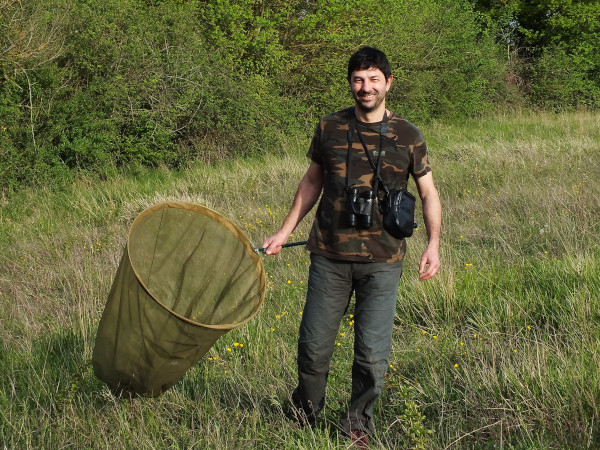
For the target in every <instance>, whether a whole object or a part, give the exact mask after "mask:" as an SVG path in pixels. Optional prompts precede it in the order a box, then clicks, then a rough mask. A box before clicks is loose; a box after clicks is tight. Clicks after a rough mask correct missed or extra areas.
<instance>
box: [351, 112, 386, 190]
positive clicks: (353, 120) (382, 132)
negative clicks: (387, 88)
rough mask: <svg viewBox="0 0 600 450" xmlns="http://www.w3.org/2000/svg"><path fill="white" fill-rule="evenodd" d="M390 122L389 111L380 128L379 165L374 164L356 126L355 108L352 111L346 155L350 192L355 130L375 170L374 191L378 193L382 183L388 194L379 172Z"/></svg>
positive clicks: (384, 115)
mask: <svg viewBox="0 0 600 450" xmlns="http://www.w3.org/2000/svg"><path fill="white" fill-rule="evenodd" d="M388 120H389V118H388V116H387V111H384V113H383V120H382V121H381V124H380V126H379V154H378V155H377V164H374V163H373V158H372V157H371V153H370V152H369V149H368V148H367V144H366V142H365V139H364V137H363V135H362V133H361V132H360V129H359V128H358V126H357V124H356V114H355V112H354V108H352V111H351V113H350V120H349V123H348V125H349V126H348V152H347V154H346V190H348V188H349V187H350V186H349V183H350V160H351V158H350V156H351V152H352V144H353V143H354V130H356V133H357V134H358V138H359V139H360V142H361V144H362V146H363V149H364V150H365V153H366V154H367V159H368V160H369V164H370V165H371V168H372V169H373V173H374V177H373V190H374V192H376V193H377V192H378V191H379V183H381V185H382V187H383V189H384V191H385V192H386V194H387V192H388V189H387V186H386V185H385V183H384V182H383V179H382V178H381V175H380V174H379V172H380V170H381V153H382V149H383V138H384V136H385V135H386V134H387V129H388Z"/></svg>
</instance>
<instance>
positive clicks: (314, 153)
mask: <svg viewBox="0 0 600 450" xmlns="http://www.w3.org/2000/svg"><path fill="white" fill-rule="evenodd" d="M306 156H307V158H310V159H311V160H312V161H314V162H316V163H317V164H320V165H323V155H322V154H321V123H319V124H317V126H316V127H315V132H314V134H313V138H312V141H311V143H310V147H309V148H308V152H307V153H306Z"/></svg>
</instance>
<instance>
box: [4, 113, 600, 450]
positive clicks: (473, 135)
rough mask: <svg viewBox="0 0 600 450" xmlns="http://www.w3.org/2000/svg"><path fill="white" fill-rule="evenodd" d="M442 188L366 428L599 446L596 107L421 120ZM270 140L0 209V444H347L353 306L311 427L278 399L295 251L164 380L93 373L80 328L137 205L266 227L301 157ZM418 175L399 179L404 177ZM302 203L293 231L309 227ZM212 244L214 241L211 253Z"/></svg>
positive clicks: (432, 443) (291, 341)
mask: <svg viewBox="0 0 600 450" xmlns="http://www.w3.org/2000/svg"><path fill="white" fill-rule="evenodd" d="M422 131H423V133H424V135H425V137H426V139H427V141H428V144H429V147H430V155H431V161H432V165H433V167H434V177H435V180H436V183H437V186H438V189H439V192H440V195H441V198H442V203H443V207H444V228H443V242H442V247H441V257H442V264H443V267H442V270H441V272H440V273H439V275H438V276H437V277H436V278H435V279H433V280H430V281H428V282H419V281H418V280H417V267H418V261H419V258H420V255H421V252H422V250H423V249H424V246H425V242H426V239H425V230H424V229H422V228H420V229H418V230H417V232H416V233H415V236H414V237H412V238H411V239H410V241H409V248H408V255H407V258H406V262H405V266H404V267H405V269H404V275H403V278H402V281H401V285H400V290H399V295H398V304H397V312H396V318H395V329H394V345H393V350H392V354H391V358H390V368H389V371H388V374H387V377H386V386H385V391H384V393H383V395H382V396H381V398H380V400H379V402H378V403H377V405H376V409H375V412H376V424H377V429H378V431H377V434H376V435H375V436H374V439H373V440H372V441H373V448H386V449H404V448H427V449H429V448H431V449H443V448H483V449H487V448H500V449H502V448H506V449H547V448H598V447H600V413H599V407H600V371H599V366H600V249H599V245H598V244H599V239H598V236H599V234H600V183H599V181H600V115H598V114H592V113H569V114H560V115H553V114H521V113H516V114H514V115H506V116H497V117H493V118H485V119H479V120H472V121H469V122H465V123H462V124H454V125H448V124H439V123H438V124H431V125H428V126H426V127H423V129H422ZM307 145H308V142H307V141H306V140H304V139H297V140H294V139H290V141H289V144H288V146H287V148H285V149H282V151H281V152H280V153H279V154H273V155H267V156H264V157H261V158H253V159H248V160H236V161H231V162H222V163H217V164H213V165H198V166H195V167H191V168H189V169H187V170H185V171H180V172H171V171H167V170H162V169H157V170H153V171H143V170H140V171H139V172H137V173H135V174H128V175H122V176H116V177H114V178H111V179H109V180H106V181H103V182H97V181H92V180H86V179H81V180H79V181H77V182H76V183H74V184H73V185H72V186H71V187H70V189H67V190H60V191H55V190H52V189H51V188H47V189H37V190H27V191H24V192H21V193H20V194H18V195H16V196H14V197H13V198H11V199H10V200H8V201H5V202H4V203H3V204H2V209H1V212H0V447H3V448H8V449H12V448H51V449H54V448H56V449H58V448H110V449H113V448H140V449H154V448H167V449H179V448H196V449H204V448H210V449H236V448H265V449H271V448H277V449H296V448H315V449H321V448H323V449H337V448H346V447H347V443H346V442H344V441H343V440H342V439H341V438H340V437H339V435H338V429H337V420H338V416H339V414H340V413H341V411H343V409H344V407H345V406H346V402H347V401H348V397H349V391H350V368H351V359H352V341H353V338H352V335H353V334H352V316H351V314H352V306H351V308H350V310H349V311H348V316H347V317H345V318H344V320H343V321H342V325H341V328H340V334H339V338H338V342H337V347H336V351H335V353H334V357H333V361H332V365H331V373H330V377H329V385H328V404H327V406H326V408H325V410H324V413H323V415H322V417H321V420H320V423H319V426H318V427H317V428H316V429H315V430H300V429H297V428H295V427H294V426H292V425H291V423H290V422H289V421H288V419H286V417H285V414H284V413H285V411H286V408H287V405H288V403H289V394H290V392H291V390H292V389H293V388H294V386H295V377H296V368H295V356H296V339H297V329H298V325H299V321H300V313H301V311H302V306H303V301H304V291H305V286H306V279H307V272H308V270H307V269H308V260H309V258H308V254H307V252H306V251H305V250H304V249H303V248H298V247H294V248H289V249H285V250H283V251H282V253H281V254H280V255H277V256H275V257H269V258H266V259H265V260H264V265H265V269H266V272H267V279H268V286H267V295H266V300H265V303H264V307H263V310H262V311H261V313H260V314H259V315H258V316H257V317H256V318H255V319H254V320H253V321H251V322H250V323H249V324H247V325H245V326H242V327H240V328H237V329H235V330H233V331H231V332H230V333H228V334H226V335H225V336H223V337H222V338H221V339H220V340H219V341H218V342H217V343H216V345H215V346H214V347H213V348H212V349H211V351H210V352H209V353H208V354H207V355H206V356H205V357H204V358H203V359H202V360H201V361H200V362H199V363H198V364H197V365H195V366H194V367H193V368H192V369H191V370H189V372H188V373H187V374H186V376H185V377H184V379H183V380H182V381H181V382H179V383H178V384H177V385H176V386H174V387H173V388H172V389H170V390H169V391H168V392H166V393H165V394H163V395H162V396H161V397H158V398H154V399H148V398H137V399H133V400H123V399H119V398H116V397H114V396H113V395H112V394H111V392H110V391H109V389H108V388H107V387H106V386H105V385H104V384H103V383H102V382H100V381H99V380H98V379H96V378H95V376H94V374H93V372H92V367H91V354H92V349H93V346H94V339H95V333H96V329H97V325H98V321H99V319H100V317H101V314H102V311H103V308H104V303H105V301H106V298H107V295H108V292H109V290H110V287H111V284H112V281H113V277H114V275H115V273H116V269H117V264H118V262H119V260H120V258H121V255H122V253H123V249H124V245H125V243H126V233H127V230H128V227H129V225H130V224H131V222H132V221H133V219H134V218H135V217H136V216H137V214H138V213H139V212H141V211H142V210H143V209H144V208H145V207H147V206H149V205H151V204H153V203H156V202H158V201H164V200H187V201H192V202H195V203H199V204H202V205H205V206H207V207H209V208H212V209H214V210H216V211H218V212H220V213H221V214H223V215H224V216H226V217H228V218H230V219H231V220H232V221H234V222H235V223H236V224H237V225H238V226H239V227H240V228H241V229H242V230H243V231H244V232H245V233H246V234H247V235H248V237H249V238H250V240H251V241H252V242H253V243H254V244H255V245H256V246H259V245H260V244H261V243H262V239H263V238H264V237H265V236H267V235H269V234H271V233H273V232H275V231H276V229H277V228H278V226H279V225H280V223H281V221H282V220H283V218H284V215H285V214H286V212H287V209H288V207H289V205H290V204H291V200H292V197H293V194H294V192H295V189H296V186H297V182H298V180H299V178H300V177H301V175H302V174H303V172H304V170H305V168H306V167H307V160H306V159H305V157H304V153H305V150H306V148H307ZM412 189H413V190H414V185H413V188H412ZM311 217H312V216H309V217H308V218H307V219H305V221H304V222H303V223H302V224H301V225H300V227H299V228H298V230H297V231H296V233H295V236H294V239H298V240H300V239H304V238H306V236H307V234H308V231H309V228H310V222H311V220H310V219H311ZM218 257H219V256H218V255H207V261H208V262H209V261H210V258H218Z"/></svg>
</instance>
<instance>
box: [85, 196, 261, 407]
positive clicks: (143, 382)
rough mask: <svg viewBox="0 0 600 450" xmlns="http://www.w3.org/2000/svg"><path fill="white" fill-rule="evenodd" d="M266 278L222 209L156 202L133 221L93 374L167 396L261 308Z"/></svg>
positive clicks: (114, 385)
mask: <svg viewBox="0 0 600 450" xmlns="http://www.w3.org/2000/svg"><path fill="white" fill-rule="evenodd" d="M265 286H266V281H265V273H264V268H263V264H262V261H261V258H260V256H259V255H258V254H257V253H256V252H255V251H254V249H253V247H252V245H251V243H250V242H249V240H248V239H247V238H246V236H245V235H244V234H243V233H242V232H241V231H240V230H239V229H238V228H237V227H236V226H235V225H234V224H233V223H231V222H230V221H229V220H227V219H226V218H225V217H223V216H221V215H219V214H217V213H216V212H214V211H211V210H209V209H207V208H204V207H202V206H198V205H194V204H191V203H185V202H167V203H160V204H157V205H154V206H151V207H150V208H148V209H146V210H144V211H143V212H142V213H141V214H140V215H139V216H138V217H137V218H136V219H135V221H134V222H133V224H132V225H131V228H130V231H129V236H128V239H127V247H126V248H125V251H124V253H123V256H122V259H121V262H120V264H119V268H118V271H117V274H116V276H115V279H114V282H113V285H112V288H111V291H110V293H109V296H108V300H107V303H106V306H105V309H104V312H103V314H102V318H101V320H100V323H99V326H98V333H97V336H96V342H95V345H94V351H93V355H92V364H93V368H94V373H95V374H96V376H97V377H98V378H100V379H101V380H102V381H104V382H105V383H106V384H107V385H108V386H109V387H110V388H111V389H112V390H113V391H115V392H116V393H119V394H123V393H129V394H138V395H143V396H157V395H160V394H161V393H162V392H164V391H165V390H167V389H168V388H169V387H171V386H173V385H174V384H175V383H177V382H178V381H179V380H180V379H181V378H182V377H183V376H184V374H185V372H186V371H187V370H188V369H189V368H190V367H191V366H192V365H194V364H195V363H196V362H197V361H198V360H199V359H200V358H201V357H202V356H203V355H204V354H205V353H206V352H207V351H208V350H209V349H210V348H211V347H212V346H213V344H214V343H215V342H216V341H217V339H219V337H221V336H222V335H223V334H225V333H227V331H229V330H231V329H233V328H236V327H238V326H240V325H242V324H244V323H246V322H248V321H249V320H250V319H252V318H253V317H254V316H256V314H258V312H259V310H260V307H261V305H262V302H263V300H264V295H265Z"/></svg>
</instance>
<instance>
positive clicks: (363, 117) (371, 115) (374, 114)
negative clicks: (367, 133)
mask: <svg viewBox="0 0 600 450" xmlns="http://www.w3.org/2000/svg"><path fill="white" fill-rule="evenodd" d="M385 111H386V110H385V102H382V103H381V105H379V106H378V107H377V108H376V109H374V110H371V111H365V110H364V109H362V108H360V106H358V105H355V106H354V113H355V114H356V119H357V120H359V121H361V122H365V123H374V122H381V121H382V120H383V116H384V113H385Z"/></svg>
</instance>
